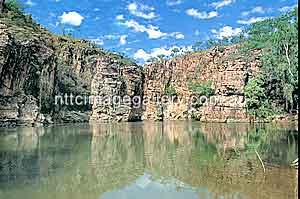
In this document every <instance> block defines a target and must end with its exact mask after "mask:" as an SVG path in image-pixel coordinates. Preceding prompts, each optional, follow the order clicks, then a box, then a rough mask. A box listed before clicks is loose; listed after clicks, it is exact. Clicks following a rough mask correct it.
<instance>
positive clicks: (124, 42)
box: [120, 35, 128, 45]
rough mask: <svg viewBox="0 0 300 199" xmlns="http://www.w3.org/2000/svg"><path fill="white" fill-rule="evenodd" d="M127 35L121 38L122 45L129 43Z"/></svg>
mask: <svg viewBox="0 0 300 199" xmlns="http://www.w3.org/2000/svg"><path fill="white" fill-rule="evenodd" d="M127 37H128V36H127V35H121V36H120V45H125V44H126V43H127V40H126V39H127Z"/></svg>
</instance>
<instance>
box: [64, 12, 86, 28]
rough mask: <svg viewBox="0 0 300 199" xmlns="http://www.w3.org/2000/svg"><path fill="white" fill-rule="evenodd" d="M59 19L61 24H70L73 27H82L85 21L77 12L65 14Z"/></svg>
mask: <svg viewBox="0 0 300 199" xmlns="http://www.w3.org/2000/svg"><path fill="white" fill-rule="evenodd" d="M59 18H60V22H61V23H63V24H70V25H73V26H80V25H81V23H82V21H83V19H84V17H83V16H81V15H80V14H79V13H77V12H68V13H65V12H64V13H63V14H62V16H60V17H59Z"/></svg>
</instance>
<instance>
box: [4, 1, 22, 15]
mask: <svg viewBox="0 0 300 199" xmlns="http://www.w3.org/2000/svg"><path fill="white" fill-rule="evenodd" d="M5 7H6V8H7V9H8V10H10V11H12V12H15V13H19V14H21V13H23V9H24V6H23V5H22V4H21V3H20V2H19V1H18V0H7V1H5Z"/></svg>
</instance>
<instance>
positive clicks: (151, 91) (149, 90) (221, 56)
mask: <svg viewBox="0 0 300 199" xmlns="http://www.w3.org/2000/svg"><path fill="white" fill-rule="evenodd" d="M237 48H238V47H237V45H230V46H223V47H222V48H221V47H213V48H211V49H208V50H205V51H200V52H193V53H188V54H184V55H179V56H176V57H174V58H172V59H170V60H163V59H162V60H158V61H156V62H153V63H150V64H146V65H145V66H139V65H137V64H136V63H134V62H132V61H131V60H129V59H127V58H125V57H123V56H121V55H118V54H114V53H110V52H106V51H104V50H102V49H101V48H98V47H97V46H96V45H95V44H93V43H91V42H89V41H85V40H77V39H74V38H71V37H68V36H57V35H54V34H52V33H50V32H49V31H47V30H46V29H45V28H43V27H41V26H40V25H39V24H37V23H35V22H34V21H33V20H32V18H31V17H30V16H29V15H23V14H18V13H13V12H10V11H9V12H8V13H3V14H2V15H1V17H0V126H16V125H34V124H51V123H60V122H88V121H139V120H160V121H161V120H178V119H195V120H200V121H206V122H211V121H212V122H250V121H252V120H255V118H253V117H252V116H251V115H249V114H248V113H247V109H246V100H247V99H246V97H245V92H244V90H245V85H246V84H247V82H248V81H249V79H250V78H251V77H253V76H255V75H256V74H258V73H259V70H260V61H261V59H260V57H261V54H262V53H261V51H260V50H259V49H257V50H253V51H251V56H250V58H245V57H243V56H242V55H240V54H239V53H237V51H238V50H237ZM195 85H200V86H202V87H205V86H206V88H204V89H206V90H207V89H210V93H209V95H210V96H209V97H214V99H217V100H216V102H215V103H213V104H208V103H206V104H196V105H191V103H190V102H189V101H181V100H178V102H177V101H176V103H165V104H162V103H161V102H159V103H156V102H155V103H154V102H149V103H147V104H146V105H143V106H140V107H138V108H135V107H133V105H132V104H129V105H128V104H121V105H118V106H115V105H114V104H106V105H102V104H97V103H96V104H93V105H90V104H88V105H80V106H66V105H57V104H55V96H57V95H64V94H73V95H80V96H89V95H96V96H115V95H117V96H126V95H128V96H131V97H133V96H140V97H141V98H145V97H150V96H153V95H156V96H159V97H161V96H164V95H167V96H175V98H176V97H179V96H180V97H182V98H190V97H191V96H198V97H199V96H200V94H201V93H199V92H197V88H196V89H193V86H194V87H195ZM170 91H172V92H170ZM202 94H204V93H202Z"/></svg>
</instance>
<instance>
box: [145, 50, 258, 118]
mask: <svg viewBox="0 0 300 199" xmlns="http://www.w3.org/2000/svg"><path fill="white" fill-rule="evenodd" d="M236 51H237V47H236V46H229V47H225V48H224V49H222V50H220V49H218V48H214V49H211V50H208V51H204V52H199V53H191V54H188V55H185V56H182V57H178V58H175V59H172V60H170V61H161V62H157V63H153V64H149V65H147V66H146V69H145V77H146V80H145V82H146V84H145V87H144V96H152V95H158V96H163V95H165V94H166V88H167V87H168V86H171V87H173V88H175V90H176V94H177V95H178V96H180V97H183V99H189V98H190V97H191V96H193V95H195V93H193V92H192V91H191V90H190V89H189V87H188V83H189V82H198V83H205V82H208V81H212V83H213V85H212V87H213V89H214V95H213V96H212V97H213V99H214V100H213V101H212V102H211V103H208V104H205V105H203V106H201V107H199V108H195V107H193V106H191V104H190V101H189V100H186V101H179V102H177V103H169V104H165V105H164V106H163V105H161V104H157V103H152V104H150V105H148V106H145V112H144V114H143V118H144V119H157V120H161V119H166V120H168V119H171V120H172V119H189V118H196V119H199V120H201V121H219V122H226V121H228V120H230V119H234V120H240V121H248V119H249V118H248V115H247V113H246V109H245V96H244V87H245V85H246V83H247V81H248V79H249V77H251V76H252V75H255V74H256V73H257V72H258V65H259V58H260V52H259V51H254V52H252V55H251V57H250V58H249V59H248V60H246V59H245V58H243V57H241V56H238V55H237V54H236ZM175 102H176V100H175ZM162 106H163V107H162ZM162 110H163V111H162ZM161 112H163V113H161Z"/></svg>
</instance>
